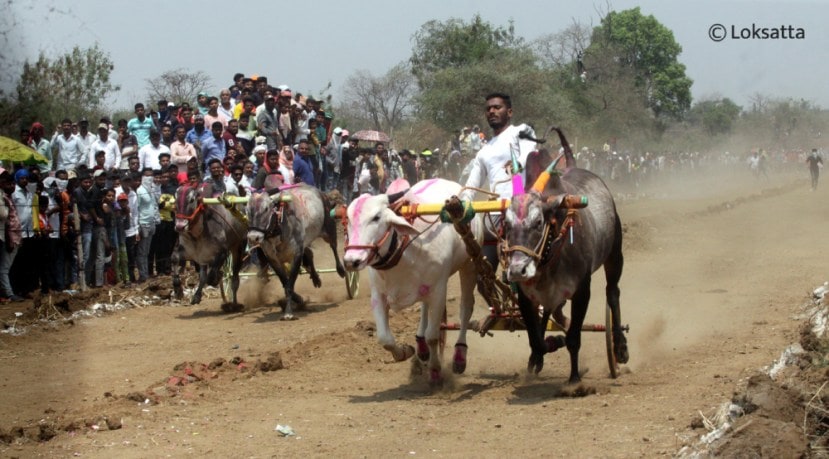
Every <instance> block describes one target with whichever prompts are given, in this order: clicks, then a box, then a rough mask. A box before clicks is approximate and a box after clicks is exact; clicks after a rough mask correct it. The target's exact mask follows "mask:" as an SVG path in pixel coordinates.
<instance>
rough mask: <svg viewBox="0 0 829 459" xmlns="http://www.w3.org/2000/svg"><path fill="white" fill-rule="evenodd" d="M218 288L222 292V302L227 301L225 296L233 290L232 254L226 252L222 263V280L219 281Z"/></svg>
mask: <svg viewBox="0 0 829 459" xmlns="http://www.w3.org/2000/svg"><path fill="white" fill-rule="evenodd" d="M219 290H221V292H222V303H227V298H228V297H229V296H231V295H230V294H231V291H232V290H233V254H232V253H228V254H227V258H225V262H224V264H222V281H221V282H220V283H219Z"/></svg>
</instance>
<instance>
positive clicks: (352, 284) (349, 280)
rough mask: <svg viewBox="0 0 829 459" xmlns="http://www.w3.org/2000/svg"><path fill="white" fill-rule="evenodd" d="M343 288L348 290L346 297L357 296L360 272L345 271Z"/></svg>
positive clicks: (351, 298) (350, 298)
mask: <svg viewBox="0 0 829 459" xmlns="http://www.w3.org/2000/svg"><path fill="white" fill-rule="evenodd" d="M345 289H346V290H347V291H348V299H349V300H353V299H354V298H357V294H358V293H360V273H359V272H358V271H346V272H345Z"/></svg>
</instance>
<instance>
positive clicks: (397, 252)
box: [345, 227, 413, 271]
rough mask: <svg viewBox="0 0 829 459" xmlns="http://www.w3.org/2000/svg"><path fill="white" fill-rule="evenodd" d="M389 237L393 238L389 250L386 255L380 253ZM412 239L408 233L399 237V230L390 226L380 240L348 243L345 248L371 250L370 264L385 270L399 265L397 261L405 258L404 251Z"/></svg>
mask: <svg viewBox="0 0 829 459" xmlns="http://www.w3.org/2000/svg"><path fill="white" fill-rule="evenodd" d="M388 239H391V240H390V241H389V248H388V251H387V252H386V253H385V254H384V255H380V248H381V247H383V245H384V244H385V243H386V240H388ZM412 240H413V238H412V237H411V236H409V235H408V234H406V235H403V236H402V237H398V234H397V231H396V230H395V229H394V228H392V227H389V229H387V230H386V232H385V233H383V237H381V238H380V240H379V241H377V242H375V243H373V244H369V245H351V244H346V246H345V250H369V256H368V261H367V263H368V265H369V266H371V267H372V268H374V269H377V270H380V271H385V270H387V269H391V268H393V267H395V266H397V263H399V262H400V259H401V258H403V251H405V250H406V247H408V246H409V244H411V242H412Z"/></svg>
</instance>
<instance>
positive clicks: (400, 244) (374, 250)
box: [343, 200, 439, 271]
mask: <svg viewBox="0 0 829 459" xmlns="http://www.w3.org/2000/svg"><path fill="white" fill-rule="evenodd" d="M405 205H408V206H409V209H410V210H409V212H407V213H405V214H401V216H402V217H403V218H405V219H406V220H407V221H408V222H409V223H412V222H414V220H415V219H416V218H418V215H417V210H416V209H417V205H416V204H412V203H409V202H408V201H403V200H399V201H395V202H394V203H393V204H392V205H391V206H390V207H391V209H392V210H393V211H394V212H395V213H397V214H400V209H401V208H402V207H403V206H405ZM347 218H348V216H347V215H345V212H343V228H345V227H347V225H348V222H347ZM420 218H421V219H422V220H424V221H426V222H428V223H429V224H430V225H429V226H430V227H431V225H434V224H435V223H437V222H438V221H439V219H437V218H436V219H435V220H434V221H428V220H426V219H424V218H422V217H420ZM423 231H425V230H423ZM423 231H421V232H420V233H418V234H417V235H416V236H414V237H412V236H410V235H408V234H404V235H403V236H398V232H397V230H395V229H394V227H392V226H389V228H388V229H387V230H386V232H385V233H383V236H382V237H380V240H378V241H377V242H375V243H373V244H369V245H351V244H348V233H347V232H346V234H345V237H346V245H345V249H344V250H345V251H348V250H369V256H368V260H367V262H366V263H367V264H368V265H369V266H371V267H372V268H374V269H376V270H379V271H385V270H388V269H391V268H393V267H395V266H397V264H398V263H400V259H401V258H403V252H404V251H405V250H406V248H407V247H409V245H410V244H411V243H412V242H414V240H415V239H417V238H418V236H420V235H421V234H423ZM389 238H391V240H390V241H389V248H388V251H387V252H386V253H385V255H380V248H381V247H383V245H384V244H385V243H386V240H387V239H389Z"/></svg>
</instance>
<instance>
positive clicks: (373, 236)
mask: <svg viewBox="0 0 829 459" xmlns="http://www.w3.org/2000/svg"><path fill="white" fill-rule="evenodd" d="M460 190H461V186H460V185H458V184H457V183H455V182H450V181H448V180H443V179H431V180H425V181H422V182H418V183H417V184H416V185H414V186H413V187H412V188H411V189H409V190H408V191H407V192H406V193H405V194H404V195H403V197H402V198H401V199H402V200H404V201H408V202H409V203H413V204H414V203H443V202H444V201H445V200H446V199H448V198H450V197H451V196H453V195H457V194H458V193H460ZM435 218H438V217H430V220H429V221H424V219H421V218H418V219H415V220H414V221H413V223H409V222H408V221H407V220H406V219H405V218H403V217H402V216H400V215H398V214H396V213H395V212H394V211H393V210H391V209H390V208H389V196H388V195H384V194H382V195H377V196H371V195H368V194H364V195H362V196H360V197H358V198H357V199H355V200H354V201H353V202H352V203H351V205H349V206H348V238H349V239H348V241H347V243H346V247H345V256H344V257H343V261H344V263H345V268H346V269H347V270H351V271H359V270H361V269H364V268H366V267H368V268H369V269H368V273H369V282H370V283H371V309H372V312H373V313H374V320H375V322H376V325H377V339H378V341H379V342H380V344H381V345H383V347H384V348H385V349H387V350H388V351H390V352H391V353H392V356H393V357H394V359H395V360H396V361H403V360H406V359H408V358H409V357H411V356H412V355H413V354H414V353H415V350H414V348H413V347H412V346H409V345H399V344H396V343H395V340H394V336H393V335H392V333H391V330H390V329H389V308H391V309H394V310H395V311H399V310H401V309H403V308H405V307H408V306H411V305H412V304H414V303H416V302H418V301H422V302H423V305H422V306H421V310H420V311H421V312H420V325H419V326H418V329H417V335H416V341H417V355H418V358H420V359H421V360H423V361H426V360H428V367H429V376H430V382H431V383H432V384H440V383H441V382H442V380H443V377H442V376H441V362H440V352H439V349H438V346H439V343H438V340H439V336H440V326H441V322H442V320H443V318H444V315H445V314H444V312H445V310H446V290H447V284H448V281H449V277H450V276H451V275H452V274H454V273H455V272H460V278H461V301H460V333H459V335H458V340H457V342H456V344H455V353H454V357H453V364H452V370H453V371H454V372H455V373H463V371H464V370H465V369H466V349H467V346H466V329H467V325H468V324H469V319H470V318H471V316H472V308H473V306H474V304H475V299H474V297H473V291H474V289H475V280H476V272H475V266H474V264H473V263H472V260H471V259H470V257H469V255H468V254H467V252H466V247H465V246H464V243H463V241H462V240H461V237H460V236H459V235H458V233H457V232H456V231H455V229H454V227H453V226H452V225H451V224H445V223H440V222H439V221H438V222H437V223H435V224H431V221H433V220H434V219H435ZM472 231H473V235H474V236H475V238H476V240H477V241H478V242H479V243H480V242H481V240H482V229H481V221H480V218H475V220H473V221H472ZM406 236H408V237H410V238H411V239H410V243H409V244H408V246H407V247H405V249H404V250H403V251H402V254H401V255H399V256H400V258H399V261H398V262H397V263H396V264H395V263H394V259H395V258H396V256H397V254H396V252H397V251H398V249H400V247H401V246H405V245H406V244H405V237H406ZM390 264H391V265H393V266H389V265H390Z"/></svg>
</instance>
